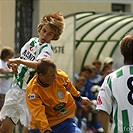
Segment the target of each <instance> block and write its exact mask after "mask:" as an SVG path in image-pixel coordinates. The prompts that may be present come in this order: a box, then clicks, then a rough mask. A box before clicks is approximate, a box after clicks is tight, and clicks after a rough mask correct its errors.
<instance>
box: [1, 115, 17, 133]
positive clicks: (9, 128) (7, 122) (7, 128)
mask: <svg viewBox="0 0 133 133" xmlns="http://www.w3.org/2000/svg"><path fill="white" fill-rule="evenodd" d="M14 127H15V124H14V123H13V122H12V121H11V119H10V118H9V117H6V119H4V120H2V123H1V127H0V133H12V132H13V129H14Z"/></svg>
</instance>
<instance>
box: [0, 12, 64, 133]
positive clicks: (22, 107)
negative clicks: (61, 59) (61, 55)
mask: <svg viewBox="0 0 133 133" xmlns="http://www.w3.org/2000/svg"><path fill="white" fill-rule="evenodd" d="M63 29H64V18H63V15H62V14H61V13H60V12H57V13H53V14H48V15H44V16H43V18H42V19H41V21H40V23H39V24H38V27H37V30H38V35H39V37H33V38H31V39H30V40H29V41H28V42H27V43H26V44H25V45H24V46H23V47H22V49H21V52H20V58H16V59H12V60H10V61H9V62H8V66H9V67H13V66H14V65H13V64H14V63H15V64H20V65H18V73H16V74H15V78H14V81H13V82H12V88H11V89H10V90H9V91H8V92H7V94H6V97H5V103H4V106H3V108H2V110H1V113H0V118H1V120H2V125H1V128H0V133H12V132H13V129H14V127H15V125H16V124H17V122H18V121H19V120H20V122H21V124H22V125H23V126H24V127H25V128H24V129H25V130H24V131H23V133H28V129H29V127H30V126H29V123H30V122H29V121H30V117H29V116H30V115H29V111H28V109H27V106H26V100H25V89H26V86H27V83H28V82H29V81H30V79H31V78H32V77H33V76H34V74H35V72H36V71H35V70H34V69H36V64H37V61H38V60H40V59H42V58H50V57H51V55H52V53H53V51H52V49H51V44H50V42H51V40H58V39H59V38H60V35H61V34H62V32H63ZM26 60H27V62H26Z"/></svg>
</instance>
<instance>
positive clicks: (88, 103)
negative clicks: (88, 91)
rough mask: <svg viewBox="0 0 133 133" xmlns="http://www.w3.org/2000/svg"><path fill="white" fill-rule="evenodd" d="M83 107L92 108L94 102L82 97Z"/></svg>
mask: <svg viewBox="0 0 133 133" xmlns="http://www.w3.org/2000/svg"><path fill="white" fill-rule="evenodd" d="M80 103H81V105H82V106H84V107H86V108H87V107H89V106H91V104H92V102H91V101H90V100H89V99H88V98H87V97H82V100H81V101H80Z"/></svg>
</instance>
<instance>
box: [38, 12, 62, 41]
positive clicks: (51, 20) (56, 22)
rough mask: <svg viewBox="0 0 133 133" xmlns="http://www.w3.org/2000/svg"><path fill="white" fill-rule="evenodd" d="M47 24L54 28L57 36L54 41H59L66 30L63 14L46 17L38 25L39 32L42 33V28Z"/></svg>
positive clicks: (58, 13)
mask: <svg viewBox="0 0 133 133" xmlns="http://www.w3.org/2000/svg"><path fill="white" fill-rule="evenodd" d="M46 24H48V25H49V26H50V27H52V28H53V29H54V30H55V32H56V35H55V37H54V38H53V39H52V40H58V39H59V38H60V35H61V34H62V33H63V30H64V17H63V15H62V14H61V12H57V13H53V14H52V13H51V14H47V15H44V16H43V17H42V18H41V20H40V23H39V24H38V27H37V30H38V32H40V30H41V29H42V27H43V26H44V25H46Z"/></svg>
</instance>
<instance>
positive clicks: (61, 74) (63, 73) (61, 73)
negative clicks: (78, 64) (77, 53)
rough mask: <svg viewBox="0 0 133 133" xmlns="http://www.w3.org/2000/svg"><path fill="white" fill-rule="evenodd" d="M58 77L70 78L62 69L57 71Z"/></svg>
mask: <svg viewBox="0 0 133 133" xmlns="http://www.w3.org/2000/svg"><path fill="white" fill-rule="evenodd" d="M57 75H58V76H63V77H66V78H67V77H68V75H67V74H66V72H64V71H63V70H61V69H58V70H57Z"/></svg>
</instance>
